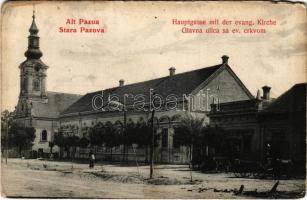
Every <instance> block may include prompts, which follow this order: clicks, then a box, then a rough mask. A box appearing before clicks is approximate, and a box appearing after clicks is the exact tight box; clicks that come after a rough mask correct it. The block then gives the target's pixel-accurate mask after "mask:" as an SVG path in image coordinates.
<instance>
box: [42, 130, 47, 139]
mask: <svg viewBox="0 0 307 200" xmlns="http://www.w3.org/2000/svg"><path fill="white" fill-rule="evenodd" d="M41 141H42V142H47V131H46V130H43V131H42V133H41Z"/></svg>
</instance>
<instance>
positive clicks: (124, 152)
mask: <svg viewBox="0 0 307 200" xmlns="http://www.w3.org/2000/svg"><path fill="white" fill-rule="evenodd" d="M123 112H124V129H123V162H124V161H125V160H126V158H125V154H126V145H125V143H126V141H125V140H126V137H125V136H126V129H127V113H126V106H125V105H124V104H123ZM127 160H128V157H127Z"/></svg>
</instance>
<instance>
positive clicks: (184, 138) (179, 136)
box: [174, 114, 204, 181]
mask: <svg viewBox="0 0 307 200" xmlns="http://www.w3.org/2000/svg"><path fill="white" fill-rule="evenodd" d="M203 129H204V118H197V117H195V116H193V115H191V114H190V115H187V116H185V117H183V118H182V120H181V121H180V123H179V125H178V127H176V129H175V134H174V142H175V143H177V144H179V145H187V146H188V147H189V151H190V163H189V167H190V169H191V170H190V171H191V181H192V180H193V179H192V166H191V164H192V161H193V146H194V145H197V144H199V143H198V142H199V139H200V138H201V135H202V133H203Z"/></svg>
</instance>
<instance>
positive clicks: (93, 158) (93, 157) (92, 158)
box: [89, 150, 95, 168]
mask: <svg viewBox="0 0 307 200" xmlns="http://www.w3.org/2000/svg"><path fill="white" fill-rule="evenodd" d="M89 159H90V168H94V163H95V155H94V153H93V151H92V150H91V151H90V154H89Z"/></svg>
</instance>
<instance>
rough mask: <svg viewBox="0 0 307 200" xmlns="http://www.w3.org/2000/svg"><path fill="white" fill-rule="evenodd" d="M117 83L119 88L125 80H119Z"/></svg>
mask: <svg viewBox="0 0 307 200" xmlns="http://www.w3.org/2000/svg"><path fill="white" fill-rule="evenodd" d="M118 82H119V87H122V86H124V83H125V80H124V79H120V80H119V81H118Z"/></svg>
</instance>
